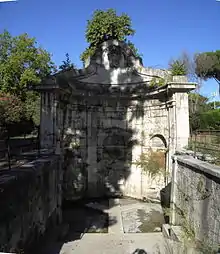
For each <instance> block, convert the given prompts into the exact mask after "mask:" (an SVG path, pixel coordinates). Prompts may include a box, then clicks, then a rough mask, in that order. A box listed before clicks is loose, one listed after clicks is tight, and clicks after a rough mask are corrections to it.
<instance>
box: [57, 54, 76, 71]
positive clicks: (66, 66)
mask: <svg viewBox="0 0 220 254" xmlns="http://www.w3.org/2000/svg"><path fill="white" fill-rule="evenodd" d="M65 56H66V59H65V60H64V61H63V64H61V65H60V66H59V69H60V70H62V71H63V70H69V69H74V68H76V67H75V65H74V64H73V63H72V62H71V60H70V57H69V54H68V53H66V55H65Z"/></svg>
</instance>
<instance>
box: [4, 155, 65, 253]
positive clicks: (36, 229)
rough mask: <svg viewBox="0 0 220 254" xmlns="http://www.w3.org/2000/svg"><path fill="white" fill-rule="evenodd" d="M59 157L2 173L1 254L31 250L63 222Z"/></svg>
mask: <svg viewBox="0 0 220 254" xmlns="http://www.w3.org/2000/svg"><path fill="white" fill-rule="evenodd" d="M60 180H61V166H60V158H59V157H58V156H50V157H42V158H39V159H37V160H35V161H33V162H32V163H29V164H26V165H23V166H21V167H20V168H18V169H14V170H11V171H0V207H1V209H0V252H1V251H2V252H3V251H4V252H9V251H12V252H13V250H16V249H17V250H18V249H23V248H27V247H28V246H29V244H32V243H33V242H34V241H37V239H38V237H40V236H41V235H42V234H44V232H45V230H46V229H47V226H48V225H49V224H50V223H52V224H53V223H58V222H59V220H60V218H61V198H62V197H61V195H62V194H61V181H60Z"/></svg>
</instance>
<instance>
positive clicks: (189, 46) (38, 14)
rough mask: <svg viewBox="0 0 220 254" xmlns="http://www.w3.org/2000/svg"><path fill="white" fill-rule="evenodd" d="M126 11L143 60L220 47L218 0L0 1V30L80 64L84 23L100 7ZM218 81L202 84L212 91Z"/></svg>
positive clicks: (157, 62) (156, 62) (153, 62)
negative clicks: (23, 36)
mask: <svg viewBox="0 0 220 254" xmlns="http://www.w3.org/2000/svg"><path fill="white" fill-rule="evenodd" d="M108 8H114V9H116V10H117V12H118V13H119V14H120V13H122V12H125V13H127V14H128V15H129V16H130V17H131V19H132V23H133V27H134V29H135V30H136V34H135V35H134V36H133V38H132V41H133V42H134V43H135V45H136V47H137V48H138V49H139V51H140V52H141V53H142V54H143V56H144V57H143V59H144V65H145V66H155V67H161V68H166V67H167V63H168V62H169V60H170V59H171V58H175V57H178V56H179V55H180V54H181V52H183V51H185V52H188V53H189V54H193V53H196V52H203V51H212V50H216V49H220V47H219V46H220V45H219V42H220V33H219V32H218V31H219V27H220V15H219V14H220V2H217V1H215V0H182V1H179V0H169V1H165V0H163V1H162V0H157V1H155V0H151V1H150V0H136V1H134V0H127V1H125V0H112V1H103V0H94V1H89V0H84V1H73V0H63V1H58V0H38V1H37V0H18V1H17V2H11V3H0V32H2V31H3V29H7V30H8V31H9V32H10V33H11V34H12V35H18V34H21V33H24V32H27V33H28V34H29V35H30V36H33V37H36V39H37V41H38V43H39V44H40V45H42V46H43V47H44V48H45V49H47V50H48V51H49V52H50V53H52V54H53V60H54V62H55V63H56V64H57V65H59V64H60V63H61V61H62V60H63V59H64V56H65V53H66V52H68V53H69V55H70V58H71V60H72V61H73V62H74V63H75V64H76V65H77V66H78V67H81V66H82V65H81V62H80V59H79V56H80V54H81V52H82V51H83V50H84V49H85V47H86V46H87V43H86V41H85V37H84V34H85V28H86V23H87V20H88V19H90V18H91V15H92V13H93V11H94V10H96V9H108ZM215 90H217V84H216V82H215V81H208V82H206V83H205V84H204V85H203V88H202V89H201V93H202V94H204V95H207V96H210V94H211V92H213V91H215Z"/></svg>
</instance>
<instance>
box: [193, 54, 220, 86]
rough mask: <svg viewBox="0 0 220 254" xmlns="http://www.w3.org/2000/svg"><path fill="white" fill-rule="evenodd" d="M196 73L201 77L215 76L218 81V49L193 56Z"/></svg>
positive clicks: (219, 80) (219, 79)
mask: <svg viewBox="0 0 220 254" xmlns="http://www.w3.org/2000/svg"><path fill="white" fill-rule="evenodd" d="M195 63H196V69H195V71H196V74H197V75H198V76H199V77H201V78H203V79H205V80H206V79H209V78H215V79H216V80H217V81H218V82H220V50H217V51H214V52H204V53H201V54H198V55H196V56H195Z"/></svg>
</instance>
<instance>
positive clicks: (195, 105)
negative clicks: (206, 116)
mask: <svg viewBox="0 0 220 254" xmlns="http://www.w3.org/2000/svg"><path fill="white" fill-rule="evenodd" d="M207 102H208V98H207V97H205V96H202V95H200V94H198V93H189V122H190V129H191V131H195V130H197V129H201V114H202V113H203V112H206V111H207V110H208V109H209V107H208V105H207Z"/></svg>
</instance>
